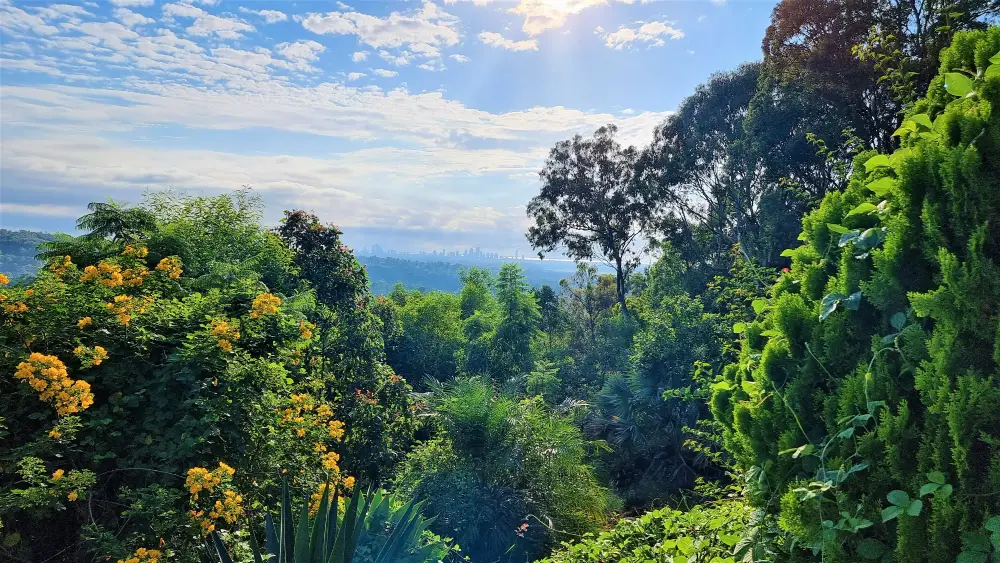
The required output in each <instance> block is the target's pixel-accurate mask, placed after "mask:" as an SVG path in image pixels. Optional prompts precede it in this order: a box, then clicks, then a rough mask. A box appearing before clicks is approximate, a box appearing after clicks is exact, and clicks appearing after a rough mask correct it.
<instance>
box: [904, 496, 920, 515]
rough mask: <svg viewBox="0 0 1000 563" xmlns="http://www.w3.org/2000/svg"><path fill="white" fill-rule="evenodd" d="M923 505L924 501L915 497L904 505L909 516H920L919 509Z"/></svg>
mask: <svg viewBox="0 0 1000 563" xmlns="http://www.w3.org/2000/svg"><path fill="white" fill-rule="evenodd" d="M923 507H924V501H922V500H920V499H917V500H915V501H913V502H911V503H910V506H907V507H906V513H907V514H909V515H910V516H920V509H922V508H923Z"/></svg>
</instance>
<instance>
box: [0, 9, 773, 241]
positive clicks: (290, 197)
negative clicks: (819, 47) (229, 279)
mask: <svg viewBox="0 0 1000 563" xmlns="http://www.w3.org/2000/svg"><path fill="white" fill-rule="evenodd" d="M772 7H773V3H771V2H725V1H704V2H628V3H623V2H604V1H599V0H577V1H574V2H560V3H541V2H538V1H536V0H521V1H520V2H518V3H515V2H485V1H481V0H480V1H474V2H464V1H454V0H450V1H448V2H437V3H435V2H422V3H421V2H364V3H351V4H345V3H343V2H340V3H334V2H260V1H245V2H229V1H218V2H211V1H204V0H185V1H175V2H165V1H160V0H113V1H112V2H101V3H95V2H77V3H67V4H43V3H38V2H23V1H19V0H13V1H4V2H2V3H0V14H2V16H3V17H0V38H2V40H3V44H4V58H3V60H2V61H0V79H2V81H3V87H2V88H0V102H2V106H0V125H2V130H0V143H2V146H0V227H3V228H8V229H13V230H18V229H27V230H38V231H47V232H54V231H58V232H66V233H69V234H72V233H73V232H74V231H75V229H74V221H75V219H76V217H78V216H80V215H81V214H83V213H84V212H85V208H86V204H87V203H89V202H91V201H104V200H106V199H107V198H108V197H112V198H114V199H116V200H123V201H127V202H130V203H137V202H138V201H140V200H141V195H142V192H143V191H144V190H146V189H152V190H159V189H165V188H172V189H176V190H180V191H186V192H188V193H191V194H193V195H215V194H219V193H224V192H228V191H233V190H237V189H240V188H241V187H242V186H244V185H248V186H250V187H252V188H253V189H254V191H255V192H256V193H258V194H260V195H261V196H262V197H263V200H264V205H265V210H264V211H265V214H264V223H265V224H276V223H277V219H278V218H279V217H280V215H281V212H282V211H283V210H285V209H294V208H300V209H306V210H311V211H313V212H315V213H316V214H317V215H319V216H320V218H321V219H322V220H323V221H324V222H331V223H334V224H336V225H338V226H339V227H341V229H342V230H344V231H345V240H346V241H348V242H349V243H350V244H351V246H353V247H355V248H361V247H364V246H371V245H372V244H380V245H383V246H386V247H393V248H396V249H398V250H400V251H405V252H420V251H432V250H440V249H442V248H444V249H447V250H455V249H461V248H468V247H470V246H471V247H476V246H479V247H484V248H486V247H489V248H491V250H492V251H493V252H499V253H501V254H506V255H511V256H512V255H513V254H514V253H515V251H516V252H518V253H519V254H527V255H533V254H534V252H533V251H532V249H531V247H530V245H529V244H528V243H527V241H526V240H525V238H524V232H525V231H526V229H527V226H528V224H529V222H528V219H527V217H526V215H525V205H526V204H527V202H528V200H529V199H530V198H531V196H532V195H534V194H535V193H537V189H538V187H539V185H540V183H539V180H538V177H537V173H538V171H539V170H540V169H541V166H542V164H543V163H544V159H545V155H546V154H547V152H548V150H549V149H550V148H551V147H552V145H553V144H554V143H556V142H557V141H560V140H564V139H568V138H570V137H572V136H573V135H574V134H582V135H584V136H587V135H589V134H591V133H592V132H593V131H594V130H595V129H597V128H598V127H600V126H602V125H605V124H607V123H612V122H613V123H616V124H617V125H618V126H619V127H620V138H621V141H622V142H623V143H625V144H636V145H639V146H641V145H642V144H644V143H645V142H647V141H648V139H649V138H650V137H651V134H652V131H653V128H654V127H655V126H656V125H657V124H658V123H660V122H661V121H662V120H663V119H664V118H665V117H666V116H667V115H669V114H670V112H672V111H673V110H674V109H675V108H676V107H677V105H678V104H679V103H680V102H681V101H682V100H683V99H684V98H685V97H686V96H687V95H689V94H690V93H692V92H693V91H694V89H695V87H696V86H697V85H698V84H701V83H703V82H704V81H705V80H706V79H707V78H708V77H709V76H710V75H711V74H712V73H714V72H720V71H727V70H732V69H734V68H735V67H736V66H738V65H739V64H741V63H743V62H747V61H754V60H759V59H760V58H761V53H760V37H761V36H762V35H763V32H764V29H765V28H766V26H767V24H768V22H769V17H770V13H771V8H772Z"/></svg>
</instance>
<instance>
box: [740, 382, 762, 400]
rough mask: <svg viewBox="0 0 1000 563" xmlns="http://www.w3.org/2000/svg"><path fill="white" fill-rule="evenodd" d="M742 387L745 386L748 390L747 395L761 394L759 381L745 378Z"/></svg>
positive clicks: (745, 389)
mask: <svg viewBox="0 0 1000 563" xmlns="http://www.w3.org/2000/svg"><path fill="white" fill-rule="evenodd" d="M740 387H741V388H743V391H744V392H746V394H747V395H750V396H753V397H756V396H757V395H760V383H757V382H756V381H749V380H746V379H744V380H743V382H742V383H740Z"/></svg>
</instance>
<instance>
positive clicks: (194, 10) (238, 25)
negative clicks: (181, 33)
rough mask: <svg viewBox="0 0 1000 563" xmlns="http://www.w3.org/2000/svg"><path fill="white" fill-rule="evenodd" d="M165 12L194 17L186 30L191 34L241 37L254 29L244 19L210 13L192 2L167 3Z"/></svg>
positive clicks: (230, 37)
mask: <svg viewBox="0 0 1000 563" xmlns="http://www.w3.org/2000/svg"><path fill="white" fill-rule="evenodd" d="M163 14H164V15H165V16H177V17H182V18H192V19H194V22H193V23H192V24H191V25H190V26H188V28H187V30H186V31H187V32H188V33H189V34H191V35H197V36H207V35H215V36H217V37H220V38H222V39H239V38H240V37H243V32H245V31H254V27H253V26H252V25H250V24H248V23H246V22H244V21H240V20H237V19H233V18H223V17H219V16H216V15H214V14H209V13H208V12H206V11H205V10H202V9H201V8H198V7H196V6H193V5H191V4H184V3H174V4H167V5H165V6H163Z"/></svg>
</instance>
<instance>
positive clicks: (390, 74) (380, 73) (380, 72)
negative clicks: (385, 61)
mask: <svg viewBox="0 0 1000 563" xmlns="http://www.w3.org/2000/svg"><path fill="white" fill-rule="evenodd" d="M372 72H373V73H374V74H375V75H377V76H381V77H383V78H392V77H393V76H396V75H397V74H399V73H398V72H396V71H394V70H387V69H384V68H376V69H375V70H373V71H372Z"/></svg>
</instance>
